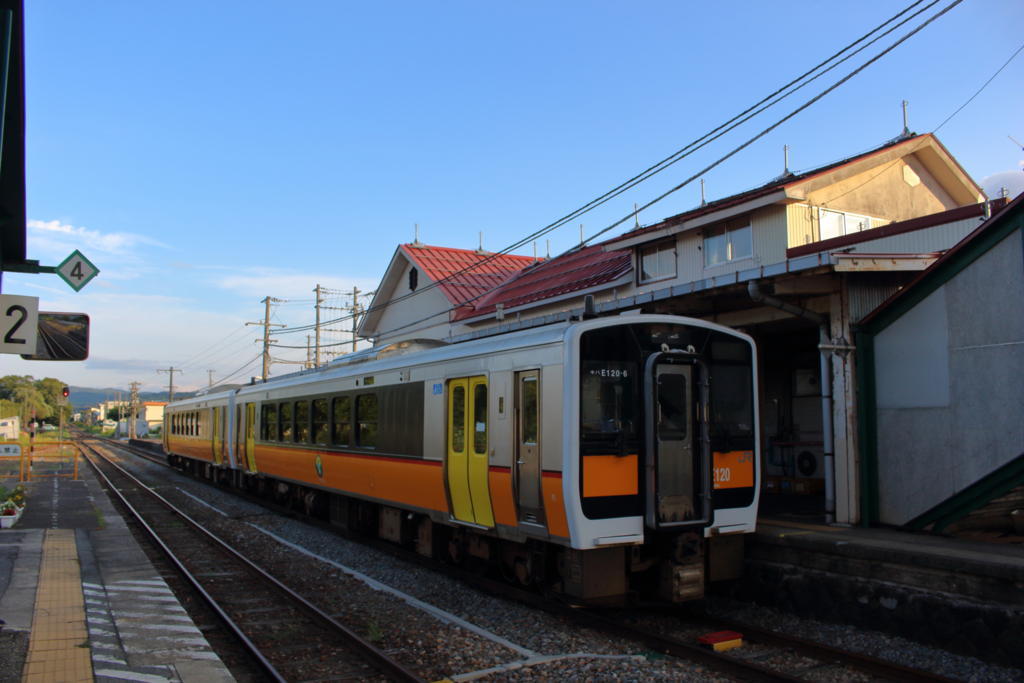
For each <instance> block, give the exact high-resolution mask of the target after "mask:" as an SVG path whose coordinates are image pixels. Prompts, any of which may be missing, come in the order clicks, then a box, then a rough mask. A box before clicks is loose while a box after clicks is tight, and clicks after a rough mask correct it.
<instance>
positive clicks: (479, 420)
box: [473, 384, 487, 453]
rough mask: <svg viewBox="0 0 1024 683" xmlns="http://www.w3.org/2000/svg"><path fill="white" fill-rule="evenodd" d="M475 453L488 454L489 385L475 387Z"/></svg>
mask: <svg viewBox="0 0 1024 683" xmlns="http://www.w3.org/2000/svg"><path fill="white" fill-rule="evenodd" d="M473 452H474V453H487V385H486V384H477V385H475V386H474V387H473Z"/></svg>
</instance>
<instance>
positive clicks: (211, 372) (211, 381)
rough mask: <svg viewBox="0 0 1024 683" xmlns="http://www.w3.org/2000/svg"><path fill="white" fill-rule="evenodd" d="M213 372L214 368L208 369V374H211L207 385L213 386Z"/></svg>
mask: <svg viewBox="0 0 1024 683" xmlns="http://www.w3.org/2000/svg"><path fill="white" fill-rule="evenodd" d="M213 372H214V371H213V370H207V371H206V374H207V375H208V376H209V379H208V380H207V386H208V387H211V388H212V387H213Z"/></svg>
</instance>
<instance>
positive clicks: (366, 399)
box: [356, 394, 377, 448]
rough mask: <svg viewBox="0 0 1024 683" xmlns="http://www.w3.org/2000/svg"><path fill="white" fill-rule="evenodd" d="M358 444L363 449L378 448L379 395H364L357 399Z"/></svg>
mask: <svg viewBox="0 0 1024 683" xmlns="http://www.w3.org/2000/svg"><path fill="white" fill-rule="evenodd" d="M356 420H357V422H358V429H357V431H356V443H357V444H358V445H359V446H362V447H363V448H376V447H377V395H376V394H362V395H360V396H357V397H356Z"/></svg>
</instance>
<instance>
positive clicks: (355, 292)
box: [352, 287, 359, 352]
mask: <svg viewBox="0 0 1024 683" xmlns="http://www.w3.org/2000/svg"><path fill="white" fill-rule="evenodd" d="M358 323H359V288H358V287H353V288H352V351H353V352H355V350H356V327H357V326H358Z"/></svg>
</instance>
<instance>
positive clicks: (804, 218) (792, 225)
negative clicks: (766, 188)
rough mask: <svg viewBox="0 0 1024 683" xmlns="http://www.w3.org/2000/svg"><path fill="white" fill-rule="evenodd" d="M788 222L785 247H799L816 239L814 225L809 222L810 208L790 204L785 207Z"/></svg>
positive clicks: (805, 205) (803, 205)
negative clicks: (787, 235) (787, 240)
mask: <svg viewBox="0 0 1024 683" xmlns="http://www.w3.org/2000/svg"><path fill="white" fill-rule="evenodd" d="M786 217H787V218H788V220H789V237H788V239H789V243H788V244H787V245H786V246H787V247H799V246H803V245H805V244H810V243H811V242H813V241H815V240H816V239H817V234H816V232H815V230H814V223H813V222H812V221H811V207H809V206H808V205H807V204H790V205H788V206H787V207H786Z"/></svg>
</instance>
